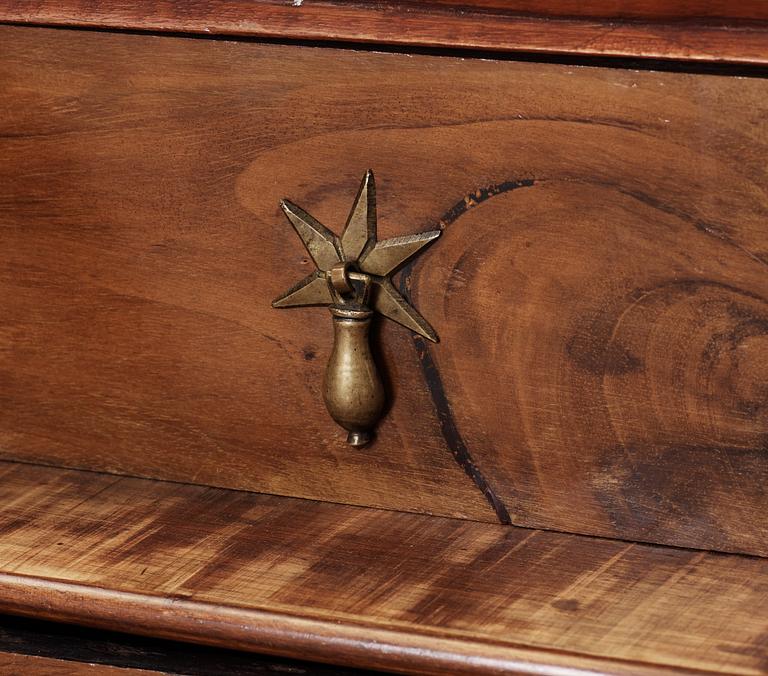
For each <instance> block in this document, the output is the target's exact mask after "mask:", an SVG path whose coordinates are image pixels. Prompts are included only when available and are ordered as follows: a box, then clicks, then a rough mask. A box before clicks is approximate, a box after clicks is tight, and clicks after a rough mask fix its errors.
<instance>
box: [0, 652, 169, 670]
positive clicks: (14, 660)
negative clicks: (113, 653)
mask: <svg viewBox="0 0 768 676" xmlns="http://www.w3.org/2000/svg"><path fill="white" fill-rule="evenodd" d="M0 673H2V674H3V675H4V676H161V673H162V672H159V671H154V670H148V669H130V668H120V667H110V666H106V665H103V664H88V663H84V662H72V661H68V660H59V659H56V658H55V657H38V656H36V655H21V654H16V653H5V652H0Z"/></svg>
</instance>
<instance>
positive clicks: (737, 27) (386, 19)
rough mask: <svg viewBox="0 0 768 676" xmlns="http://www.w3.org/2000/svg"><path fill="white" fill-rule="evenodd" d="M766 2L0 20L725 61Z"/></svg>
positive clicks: (0, 16) (213, 2) (46, 2)
mask: <svg viewBox="0 0 768 676" xmlns="http://www.w3.org/2000/svg"><path fill="white" fill-rule="evenodd" d="M765 7H766V6H765V3H762V2H758V1H756V0H750V1H749V2H743V3H742V2H738V3H733V2H731V3H726V2H723V1H722V0H713V1H707V0H694V1H689V2H671V3H663V2H661V1H660V0H639V1H636V2H629V3H616V2H611V3H606V2H599V1H598V0H589V2H586V3H580V2H576V0H549V1H548V2H544V3H541V2H533V1H532V0H521V1H519V2H510V3H506V2H502V1H501V0H487V1H486V0H480V1H479V2H471V1H470V2H457V1H454V0H447V1H440V0H436V1H431V2H415V1H414V2H390V3H387V2H375V3H373V2H371V3H357V2H343V1H315V0H304V1H303V2H301V1H298V2H289V1H288V0H285V1H282V2H272V1H266V2H265V1H263V0H262V1H256V2H254V1H252V0H206V1H205V2H186V1H185V0H165V1H164V2H160V3H158V2H149V1H148V0H144V1H142V2H126V1H125V0H120V1H117V2H109V3H93V2H82V0H10V2H6V3H4V4H3V7H2V8H0V21H5V22H12V23H30V24H43V25H58V26H85V27H89V28H92V27H100V28H120V29H132V30H148V31H153V32H156V31H173V32H189V33H199V34H205V35H209V34H218V35H248V36H259V37H278V38H290V39H309V40H337V41H353V42H373V43H385V44H393V45H404V46H428V47H451V48H470V49H481V50H500V51H517V52H521V51H522V52H533V53H542V54H577V55H589V56H594V55H599V56H621V57H639V58H659V59H685V60H692V61H720V62H731V63H757V64H765V63H768V25H767V24H766V20H767V19H768V11H766V9H765Z"/></svg>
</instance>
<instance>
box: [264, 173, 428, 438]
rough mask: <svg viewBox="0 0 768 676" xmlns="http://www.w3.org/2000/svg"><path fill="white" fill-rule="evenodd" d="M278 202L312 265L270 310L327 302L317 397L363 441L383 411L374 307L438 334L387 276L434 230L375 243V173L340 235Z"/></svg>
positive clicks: (423, 331) (367, 178) (362, 188)
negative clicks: (326, 347)
mask: <svg viewBox="0 0 768 676" xmlns="http://www.w3.org/2000/svg"><path fill="white" fill-rule="evenodd" d="M281 207H282V209H283V211H284V213H285V215H286V216H287V217H288V220H289V221H290V223H291V225H293V227H294V229H295V230H296V232H297V233H298V235H299V237H300V238H301V240H302V242H303V243H304V246H305V247H306V249H307V251H308V252H309V255H310V256H311V257H312V260H313V261H314V262H315V265H316V266H317V269H316V270H315V271H314V272H313V273H312V274H310V275H309V276H308V277H306V278H304V279H303V280H301V281H300V282H299V283H298V284H296V285H295V286H294V287H292V288H291V289H289V290H288V291H287V292H286V293H285V294H283V295H282V296H280V297H279V298H277V299H276V300H274V301H273V302H272V306H273V307H276V308H283V307H299V306H306V305H327V306H329V307H330V310H331V315H332V317H333V329H334V344H333V352H332V353H331V357H330V360H329V361H328V367H327V369H326V372H325V381H324V385H323V398H324V400H325V405H326V408H327V409H328V412H329V413H330V414H331V417H332V418H333V419H334V420H335V421H336V422H337V423H338V424H339V425H341V426H342V427H343V428H344V429H346V430H347V431H348V432H349V434H348V437H347V441H348V442H349V443H350V444H352V445H353V446H364V445H365V444H367V443H368V442H369V441H370V440H371V432H372V430H373V429H374V427H375V426H376V423H377V422H378V421H379V418H380V417H381V415H382V412H383V411H384V405H385V393H384V387H383V385H382V382H381V377H380V375H379V371H378V369H377V368H376V363H375V362H374V359H373V354H372V353H371V347H370V344H369V336H370V325H371V320H372V318H373V316H374V314H375V313H379V314H382V315H384V316H385V317H388V318H389V319H392V320H394V321H396V322H398V323H399V324H402V325H403V326H406V327H408V328H409V329H411V330H413V331H415V332H416V333H418V334H420V335H422V336H424V337H425V338H428V339H429V340H432V341H434V342H437V334H436V333H435V331H434V329H433V328H432V327H431V326H430V325H429V324H428V323H427V321H426V320H425V319H424V318H423V317H422V316H421V315H420V314H419V313H418V312H417V311H416V309H415V308H414V307H413V306H412V305H411V304H410V303H409V302H408V301H407V300H406V299H405V298H403V296H401V295H400V294H399V293H398V292H397V290H396V289H395V287H394V285H393V284H392V281H391V275H392V274H394V273H395V272H396V271H397V269H398V268H400V266H402V265H403V264H404V263H405V262H406V261H407V260H408V259H410V258H411V257H412V256H414V255H415V254H416V253H418V252H419V251H421V250H422V249H423V248H424V247H425V246H426V245H427V244H429V243H430V242H432V241H433V240H435V239H436V238H437V237H438V236H439V235H440V231H439V230H431V231H429V232H424V233H421V234H418V235H408V236H405V237H395V238H393V239H388V240H383V241H381V242H380V241H378V239H377V237H376V187H375V183H374V178H373V172H371V171H370V170H369V171H368V172H367V173H366V175H365V176H364V177H363V181H362V183H361V185H360V190H359V191H358V194H357V198H356V199H355V202H354V204H353V206H352V211H351V212H350V214H349V218H348V219H347V224H346V226H345V228H344V232H343V233H342V235H341V237H337V236H336V235H334V234H333V232H331V231H330V230H328V228H326V227H325V226H324V225H322V224H321V223H320V222H319V221H317V220H316V219H314V218H313V217H312V216H310V215H309V214H308V213H307V212H306V211H304V210H303V209H301V208H300V207H297V206H296V205H295V204H292V203H291V202H289V201H288V200H283V202H282V203H281Z"/></svg>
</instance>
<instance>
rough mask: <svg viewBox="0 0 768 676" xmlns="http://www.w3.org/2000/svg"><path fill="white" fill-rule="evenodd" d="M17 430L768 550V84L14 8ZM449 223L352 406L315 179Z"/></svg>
mask: <svg viewBox="0 0 768 676" xmlns="http://www.w3.org/2000/svg"><path fill="white" fill-rule="evenodd" d="M0 37H2V38H3V39H2V40H0V57H2V59H1V62H2V66H1V67H2V75H1V77H2V79H1V80H0V83H1V86H2V88H3V90H4V91H7V92H9V93H10V95H11V96H10V97H9V99H8V101H9V104H8V105H6V106H5V107H3V108H2V109H0V206H2V211H1V213H2V226H3V228H2V231H1V232H2V247H0V261H1V262H0V275H1V277H0V297H2V304H3V307H2V313H0V326H2V333H1V334H0V336H1V341H2V342H0V358H1V359H2V361H1V362H0V403H1V404H2V406H1V407H0V448H1V449H2V454H3V456H4V457H6V458H17V459H24V460H29V461H34V462H41V463H46V464H64V465H68V466H74V467H85V468H93V469H100V470H105V471H110V472H118V473H128V474H138V475H143V476H150V477H157V478H166V479H174V480H180V481H189V482H193V483H204V484H213V485H218V486H223V487H230V488H245V489H250V490H257V491H261V492H269V493H276V494H284V495H294V496H299V497H307V498H313V499H322V500H328V501H334V502H343V503H352V504H362V505H370V506H377V507H385V508H392V509H401V510H412V511H421V512H430V513H436V514H442V515H447V516H458V517H464V518H470V519H480V520H489V521H490V520H500V521H502V522H512V523H515V524H517V525H522V526H530V527H537V528H554V529H560V530H565V531H571V532H573V531H575V532H581V533H586V534H595V535H604V536H614V537H621V538H627V539H639V540H647V541H652V542H662V543H670V544H678V545H685V546H691V547H702V548H717V549H722V550H727V551H742V552H748V553H756V554H768V525H767V524H766V520H765V518H764V514H765V512H766V508H768V494H767V493H766V490H765V486H766V484H767V482H768V456H767V455H766V453H765V439H766V438H767V437H766V433H767V432H768V419H767V418H766V411H768V409H767V408H766V403H767V399H766V397H768V391H766V388H765V385H764V383H765V380H766V374H768V343H767V342H766V338H765V336H766V335H767V331H766V326H768V310H767V309H766V299H767V298H768V281H766V280H767V279H768V278H766V275H765V266H766V251H768V237H767V236H766V229H765V223H766V215H767V213H766V211H767V210H766V191H765V185H766V178H767V177H766V165H765V161H764V160H765V157H766V154H767V153H768V147H767V145H768V83H766V82H765V81H764V80H762V79H757V78H753V79H742V78H726V77H715V76H703V75H700V76H695V75H686V74H661V73H653V72H637V71H620V70H608V69H595V68H576V67H566V66H554V65H533V64H514V63H501V62H492V61H481V60H459V59H449V58H433V57H407V56H403V55H396V54H365V53H356V52H350V51H340V50H323V49H309V48H290V47H280V46H263V45H255V44H242V43H234V42H225V41H216V42H208V41H198V40H185V39H178V38H166V39H162V40H159V39H156V38H151V37H145V36H132V35H101V34H96V33H77V32H67V31H49V30H44V29H22V28H5V29H4V30H2V31H0ZM369 166H370V167H373V168H374V170H376V172H377V176H378V193H379V205H380V211H379V223H380V234H381V235H382V237H386V236H393V235H398V234H404V233H407V232H418V231H422V230H428V229H431V228H433V227H435V226H438V225H439V226H440V227H443V228H444V229H445V232H444V233H443V236H442V237H441V238H440V240H439V241H438V243H437V244H436V245H435V246H434V247H432V248H431V249H430V250H429V251H428V252H427V253H426V254H424V256H422V257H421V258H420V260H419V261H418V263H417V265H416V267H414V268H412V269H408V270H406V271H405V272H404V274H403V276H402V278H401V284H402V287H403V290H404V291H405V292H408V293H410V294H412V295H413V296H414V300H415V303H416V306H417V307H419V308H420V310H421V311H422V312H423V313H424V315H425V317H426V318H427V319H428V320H429V321H430V322H431V323H433V325H434V326H435V328H436V329H437V331H438V333H439V335H440V336H441V337H442V342H441V343H440V344H439V345H438V346H436V347H434V348H428V347H427V346H425V345H424V344H423V343H422V342H421V341H418V340H417V341H416V343H415V345H414V342H413V339H412V337H411V336H410V335H409V334H408V333H407V332H406V331H404V330H402V329H401V328H400V327H398V326H395V325H392V324H391V323H386V324H383V325H382V326H381V327H380V329H379V333H380V335H379V338H380V339H381V343H382V345H383V347H382V351H381V354H380V355H379V357H380V361H381V364H382V366H383V367H384V370H385V372H386V373H387V376H388V381H389V388H390V390H391V397H392V405H391V409H390V411H389V413H388V416H387V418H386V420H385V422H384V424H383V425H382V427H381V429H380V433H379V437H378V440H377V441H376V442H375V443H374V445H373V446H372V447H370V449H368V450H365V451H362V452H361V451H355V450H353V449H350V448H349V447H347V446H346V445H345V444H344V441H343V435H341V434H339V432H338V430H337V429H336V427H335V426H334V425H333V423H332V422H331V421H330V419H329V418H328V416H327V415H326V413H325V411H324V408H323V404H322V399H321V394H320V383H321V380H322V373H323V370H324V367H325V362H326V360H327V357H328V355H329V354H330V340H331V335H330V334H331V330H330V320H329V318H328V317H327V316H326V313H325V311H324V310H322V309H306V310H294V311H275V310H273V309H272V308H271V307H270V303H269V301H270V300H271V298H273V297H275V296H276V295H277V294H279V293H280V292H281V291H283V290H284V288H287V287H288V286H289V285H290V284H291V283H292V281H293V280H295V279H296V278H298V277H300V276H301V273H302V271H304V270H308V269H309V267H310V262H309V261H308V259H307V257H306V256H305V254H304V252H303V250H302V249H301V247H300V244H298V242H297V241H296V238H295V237H294V236H293V234H292V233H291V232H290V230H289V227H288V225H287V224H286V222H285V220H284V218H283V216H282V215H281V214H280V213H279V207H278V201H279V199H280V198H282V197H284V196H286V195H287V196H289V197H291V198H292V199H294V200H295V201H296V202H297V203H300V204H301V205H302V206H304V207H305V208H307V209H308V210H309V211H310V212H311V213H312V214H313V215H315V216H317V217H318V218H320V219H321V220H322V221H323V222H325V223H326V224H327V225H329V226H331V227H333V228H336V229H339V227H340V225H341V224H342V223H343V220H344V218H345V217H346V213H347V209H348V208H349V204H350V202H351V199H352V198H353V197H354V194H355V190H356V187H357V182H358V180H359V176H360V175H361V173H362V171H364V170H365V169H366V168H367V167H369Z"/></svg>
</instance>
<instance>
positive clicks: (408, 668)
mask: <svg viewBox="0 0 768 676" xmlns="http://www.w3.org/2000/svg"><path fill="white" fill-rule="evenodd" d="M0 472H1V474H0V528H2V538H0V608H2V610H4V611H11V612H14V613H23V614H30V615H38V616H45V617H51V618H54V619H62V620H67V621H74V622H80V623H84V624H88V625H96V626H107V627H109V628H110V629H121V630H127V631H133V632H138V633H149V634H154V635H161V636H168V637H172V638H182V639H185V640H190V641H198V642H202V643H211V644H219V645H226V646H230V647H235V648H241V649H248V650H256V651H263V652H270V653H276V654H284V655H288V656H297V657H301V658H304V659H307V658H312V659H318V660H323V661H328V662H334V663H337V664H338V663H340V664H349V665H352V666H366V667H375V668H380V669H387V670H389V669H393V670H397V671H403V672H408V673H429V674H446V673H450V674H457V675H458V674H471V673H486V674H491V673H493V674H502V673H503V674H510V673H525V674H563V673H565V674H569V675H574V676H576V675H582V674H583V675H585V676H586V674H591V675H594V674H627V675H630V674H631V675H632V676H640V675H642V674H665V673H666V674H669V673H686V674H694V673H695V674H704V673H728V674H753V675H757V674H763V673H765V670H766V667H768V643H767V642H766V629H767V628H768V627H767V625H766V616H767V614H768V561H766V560H765V559H759V558H751V557H744V556H739V555H717V554H710V553H705V552H693V551H686V550H681V549H670V548H661V547H654V546H647V545H638V544H632V543H626V542H616V541H609V540H600V539H592V538H588V537H581V536H572V535H562V534H556V533H548V532H538V531H528V530H523V529H517V528H508V527H503V526H498V525H493V524H480V523H471V522H467V521H459V520H451V519H443V518H436V517H428V516H422V515H415V514H403V513H396V512H387V511H381V510H372V509H365V508H358V507H347V506H342V505H332V504H327V503H316V502H311V501H303V500H296V499H291V498H278V497H272V496H264V495H257V494H252V493H243V492H234V491H225V490H221V489H212V488H205V487H196V486H184V485H179V484H169V483H163V482H155V481H147V480H139V479H129V478H119V477H112V476H105V475H100V474H96V473H91V472H76V471H67V470H59V469H53V468H41V467H33V466H29V465H18V466H17V465H13V464H8V463H2V464H0Z"/></svg>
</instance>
